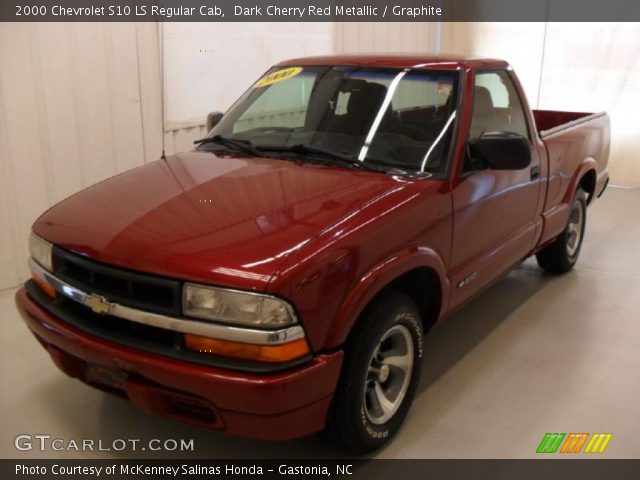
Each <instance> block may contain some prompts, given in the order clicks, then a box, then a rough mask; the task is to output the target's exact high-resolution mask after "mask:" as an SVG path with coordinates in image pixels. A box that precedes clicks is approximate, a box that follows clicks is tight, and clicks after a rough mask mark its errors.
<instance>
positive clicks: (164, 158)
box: [158, 9, 167, 161]
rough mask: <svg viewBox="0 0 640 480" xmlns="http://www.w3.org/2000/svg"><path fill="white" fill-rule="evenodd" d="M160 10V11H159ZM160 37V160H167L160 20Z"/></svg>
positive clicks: (159, 25) (162, 24) (162, 30)
mask: <svg viewBox="0 0 640 480" xmlns="http://www.w3.org/2000/svg"><path fill="white" fill-rule="evenodd" d="M158 10H160V9H158ZM158 29H159V37H160V117H161V121H162V128H161V132H162V155H161V156H160V158H162V159H163V160H165V161H166V160H167V155H166V154H165V152H164V137H165V135H164V134H165V124H164V100H165V99H164V21H163V20H160V23H159V24H158Z"/></svg>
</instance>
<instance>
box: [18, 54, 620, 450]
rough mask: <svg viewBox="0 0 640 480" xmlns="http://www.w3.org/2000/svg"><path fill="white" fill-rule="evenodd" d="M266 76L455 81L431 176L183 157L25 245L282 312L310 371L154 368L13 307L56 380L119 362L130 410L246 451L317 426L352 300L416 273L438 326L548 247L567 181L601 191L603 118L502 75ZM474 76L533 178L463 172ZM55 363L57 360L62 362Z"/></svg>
mask: <svg viewBox="0 0 640 480" xmlns="http://www.w3.org/2000/svg"><path fill="white" fill-rule="evenodd" d="M280 65H282V66H286V65H300V66H305V65H363V66H379V67H388V68H392V67H394V68H410V67H414V68H436V69H453V70H457V71H459V72H460V74H461V80H462V81H461V100H460V103H459V108H458V111H457V113H456V122H455V128H456V130H455V132H456V137H455V143H454V144H453V146H452V154H451V158H450V165H449V169H448V172H449V173H448V176H447V177H446V178H439V179H436V178H431V179H424V178H422V179H416V178H409V177H402V176H392V175H385V174H380V173H374V172H367V171H357V170H353V169H347V168H338V167H335V168H334V167H326V166H320V165H311V164H305V165H301V164H299V163H295V162H290V161H284V160H276V159H267V158H243V157H242V156H226V157H216V156H215V155H214V154H212V153H207V152H191V153H184V154H179V155H175V156H173V157H170V158H168V159H167V161H166V162H165V161H157V162H153V163H150V164H147V165H145V166H143V167H140V168H137V169H134V170H131V171H129V172H125V173H123V174H121V175H119V176H117V177H114V178H112V179H109V180H106V181H104V182H102V183H99V184H97V185H95V186H93V187H90V188H88V189H86V190H84V191H82V192H80V193H78V194H76V195H74V196H72V197H70V198H69V199H67V200H64V201H63V202H61V203H60V204H58V205H56V206H55V207H53V208H51V209H50V210H49V211H47V212H46V213H45V214H44V215H43V216H42V217H41V218H40V219H39V220H38V221H37V222H36V223H35V225H34V231H35V232H36V233H37V234H38V235H40V236H42V237H43V238H45V239H47V240H49V241H50V242H52V243H54V244H55V245H58V246H60V247H62V248H65V249H69V250H71V251H74V252H76V253H79V254H82V255H85V256H87V257H90V258H92V259H95V260H98V261H101V262H105V263H108V264H112V265H116V266H120V267H126V268H129V269H133V270H139V271H142V272H149V273H154V274H157V275H162V276H167V277H171V278H177V279H182V280H189V281H196V282H202V283H207V284H212V285H220V286H226V287H233V288H237V289H244V290H257V291H266V292H270V293H273V294H276V295H279V296H281V297H283V298H286V299H288V300H289V301H290V302H291V303H292V304H293V305H294V307H295V309H296V311H297V313H298V315H299V318H300V321H301V323H302V325H303V327H304V330H305V332H306V336H307V339H308V341H309V343H310V346H311V348H312V351H313V352H314V357H313V359H312V360H311V362H310V363H309V364H306V365H304V366H302V367H297V368H295V369H293V370H292V371H289V372H286V373H279V374H273V375H257V374H253V375H250V374H239V373H238V372H230V371H224V370H220V369H212V368H209V367H204V366H200V365H192V364H189V363H186V362H178V361H175V360H169V359H165V358H162V357H159V356H157V355H152V354H147V353H143V352H140V351H135V350H132V349H129V348H125V347H123V346H119V345H116V344H112V343H109V342H106V341H102V340H100V339H98V338H95V337H91V336H89V335H86V334H84V333H82V332H80V331H77V330H75V329H73V328H71V327H69V326H67V325H65V324H64V322H62V321H60V320H59V319H55V318H53V317H51V316H50V315H48V314H47V313H45V312H44V311H43V310H41V309H40V308H39V307H38V306H37V305H36V304H35V303H34V302H33V301H32V300H31V299H30V298H29V297H28V296H27V295H26V293H25V292H24V291H20V292H19V293H18V295H17V303H18V307H19V309H20V310H21V311H22V313H23V316H24V318H25V321H26V322H27V324H28V325H29V328H31V329H32V331H33V332H34V333H35V334H36V336H38V337H39V339H40V340H41V341H43V342H44V343H45V344H46V345H47V347H48V349H49V350H50V352H54V353H52V356H53V357H54V358H55V359H58V360H57V361H58V362H59V365H62V366H65V365H68V364H69V365H73V364H74V361H76V360H73V359H74V358H75V359H80V360H79V361H80V362H87V361H88V362H92V363H98V364H101V365H107V366H108V365H112V366H118V365H121V362H124V363H125V364H126V365H128V366H131V368H132V369H133V370H135V371H136V372H138V373H139V374H140V377H142V378H143V379H144V380H145V381H147V382H149V383H150V386H149V385H147V384H145V383H144V382H142V383H136V384H133V383H132V384H130V385H129V390H130V391H129V392H128V393H129V396H130V398H132V400H133V401H134V402H136V403H137V404H138V405H139V406H140V407H141V408H145V409H147V410H150V411H154V409H155V411H156V413H161V414H164V415H168V416H171V415H170V413H168V412H167V411H166V409H165V411H163V410H162V408H163V407H162V405H160V406H159V405H157V404H154V403H153V402H150V401H149V398H150V396H151V393H150V392H152V391H153V390H152V389H153V388H160V389H166V390H175V391H177V392H181V393H184V394H187V395H192V396H195V397H197V398H199V399H204V400H205V401H206V402H209V404H210V405H211V406H212V409H213V410H214V411H215V415H218V416H219V417H220V423H219V424H215V425H210V426H211V427H212V428H226V429H227V430H229V431H233V432H236V433H240V434H243V435H250V436H257V437H261V438H264V437H265V436H269V435H274V436H280V437H281V438H290V437H292V436H298V435H302V434H304V433H309V432H312V431H316V430H318V429H320V428H321V427H322V425H323V424H324V417H325V415H326V411H327V408H328V405H329V402H330V399H331V395H332V393H333V391H334V389H335V385H336V382H337V379H338V375H339V371H340V366H341V359H342V352H341V351H340V350H339V349H340V348H342V345H343V344H344V342H345V339H346V338H347V337H348V334H349V332H350V330H351V328H352V326H353V325H354V323H355V322H356V321H357V320H358V318H359V315H360V313H361V312H362V310H363V309H364V308H365V306H366V305H367V303H368V302H370V301H371V299H372V298H373V297H374V296H375V295H376V294H377V293H378V292H380V291H381V290H382V289H383V288H384V287H385V286H387V285H389V283H390V282H392V281H393V280H395V279H397V278H399V277H400V276H401V275H403V274H404V273H406V272H409V271H411V270H413V269H416V268H423V269H428V271H429V272H431V273H432V274H433V276H434V278H437V279H438V282H439V284H440V289H439V290H440V292H441V296H442V298H441V299H440V304H441V307H440V309H439V311H438V312H437V317H438V320H441V319H443V318H445V317H446V316H447V315H449V314H450V313H451V312H453V311H454V310H455V309H457V308H459V307H460V306H461V305H463V304H464V303H466V302H467V301H469V300H470V299H471V298H473V297H474V296H476V295H477V294H478V293H479V292H480V291H482V290H483V289H485V288H487V286H489V285H490V284H491V283H493V282H494V281H496V280H497V279H498V278H500V277H501V276H502V275H504V274H506V273H507V272H508V271H509V270H510V269H511V268H513V267H514V266H515V265H517V264H518V263H519V262H521V261H522V260H524V259H525V258H527V257H528V256H529V255H531V254H532V253H533V252H535V251H536V250H537V249H538V248H539V247H540V246H541V245H544V244H545V243H547V242H548V241H550V240H552V239H553V238H555V237H556V236H557V235H559V234H560V233H561V232H562V230H563V229H564V226H565V224H566V221H567V216H568V207H569V204H570V202H571V199H572V197H573V194H574V192H575V189H576V188H577V186H578V184H579V182H581V181H583V179H584V178H590V176H591V175H593V177H594V179H595V188H594V192H593V193H594V194H593V195H591V199H593V198H595V196H596V195H597V194H599V193H600V192H601V191H602V189H603V188H604V186H605V184H606V181H607V178H608V174H607V158H608V153H609V119H608V117H607V116H606V114H603V115H588V114H576V113H572V112H549V111H535V112H534V111H532V110H531V109H530V108H529V106H528V104H527V102H526V98H525V96H524V92H523V91H522V87H521V85H520V83H519V81H518V79H517V77H516V76H515V74H514V73H513V72H512V71H511V70H510V68H509V66H508V64H507V63H506V62H504V61H501V60H488V59H461V58H457V57H451V58H447V57H429V56H421V55H388V56H380V55H376V56H360V55H358V56H348V55H347V56H329V57H311V58H305V59H293V60H288V61H285V62H282V63H281V64H280ZM482 69H489V70H495V69H507V70H508V71H509V74H510V75H511V77H512V79H513V80H514V83H515V86H516V89H517V91H518V93H519V95H520V97H521V100H522V101H523V107H524V109H525V111H526V117H527V123H528V128H529V134H530V141H531V149H532V164H531V166H536V167H538V168H539V177H537V178H532V176H531V175H530V169H529V168H527V169H526V170H522V171H518V170H511V171H507V170H502V171H495V170H481V171H477V172H474V173H471V174H466V175H465V174H463V173H462V165H463V160H464V156H465V154H466V150H467V138H468V135H469V125H470V121H471V116H472V106H473V101H474V99H473V86H474V75H475V73H476V71H478V70H482ZM564 122H569V123H564ZM536 123H537V124H538V125H537V126H536ZM539 130H540V131H542V133H540V132H539ZM470 277H473V278H474V280H473V281H472V282H469V283H468V284H464V281H465V280H466V279H468V278H470ZM461 282H462V284H464V288H460V287H459V285H460V284H461ZM52 346H53V347H52ZM326 352H337V353H326ZM65 355H67V356H69V358H71V359H72V360H68V361H67V363H65V362H64V361H61V360H60V359H61V358H65V357H64V356H65ZM60 362H61V363H60ZM65 368H66V370H65ZM65 368H63V370H65V371H67V373H70V374H73V372H74V370H73V368H67V367H65ZM76 376H77V375H76ZM163 391H164V390H163ZM267 427H268V429H275V430H278V432H273V430H268V429H267ZM269 431H272V432H273V433H268V432H269Z"/></svg>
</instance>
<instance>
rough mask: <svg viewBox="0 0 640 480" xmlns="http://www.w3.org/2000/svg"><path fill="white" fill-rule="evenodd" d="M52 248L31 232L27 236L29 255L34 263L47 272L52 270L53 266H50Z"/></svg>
mask: <svg viewBox="0 0 640 480" xmlns="http://www.w3.org/2000/svg"><path fill="white" fill-rule="evenodd" d="M52 248H53V245H52V244H50V243H49V242H47V241H46V240H45V239H43V238H40V237H39V236H37V235H36V234H35V233H33V232H31V235H30V236H29V254H30V255H31V257H32V258H33V259H34V260H35V261H36V262H38V263H39V264H40V265H41V266H42V267H44V268H45V269H46V270H47V271H49V272H51V271H52V270H53V266H52V264H51V250H52Z"/></svg>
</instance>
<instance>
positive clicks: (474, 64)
mask: <svg viewBox="0 0 640 480" xmlns="http://www.w3.org/2000/svg"><path fill="white" fill-rule="evenodd" d="M328 65H348V66H359V67H386V68H412V67H414V68H420V67H430V68H441V69H466V68H472V69H474V68H507V67H509V63H508V62H505V61H504V60H500V59H494V58H479V57H466V56H461V55H428V54H416V53H413V54H401V53H400V54H394V53H384V54H381V53H376V54H373V53H371V54H347V55H325V56H317V57H301V58H292V59H289V60H284V61H282V62H280V63H278V66H282V67H284V66H301V67H304V66H328Z"/></svg>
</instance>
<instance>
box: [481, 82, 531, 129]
mask: <svg viewBox="0 0 640 480" xmlns="http://www.w3.org/2000/svg"><path fill="white" fill-rule="evenodd" d="M496 131H497V132H514V133H518V134H520V135H522V136H523V137H527V138H528V137H529V132H528V130H527V122H526V120H525V115H524V110H523V109H522V104H521V103H520V98H519V97H518V93H517V92H516V88H515V86H514V85H513V82H512V81H511V78H510V77H509V75H508V74H507V72H504V71H499V72H479V73H476V77H475V91H474V100H473V115H472V117H471V132H470V134H469V138H470V139H475V138H478V137H479V136H480V135H481V134H482V133H483V132H496Z"/></svg>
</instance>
